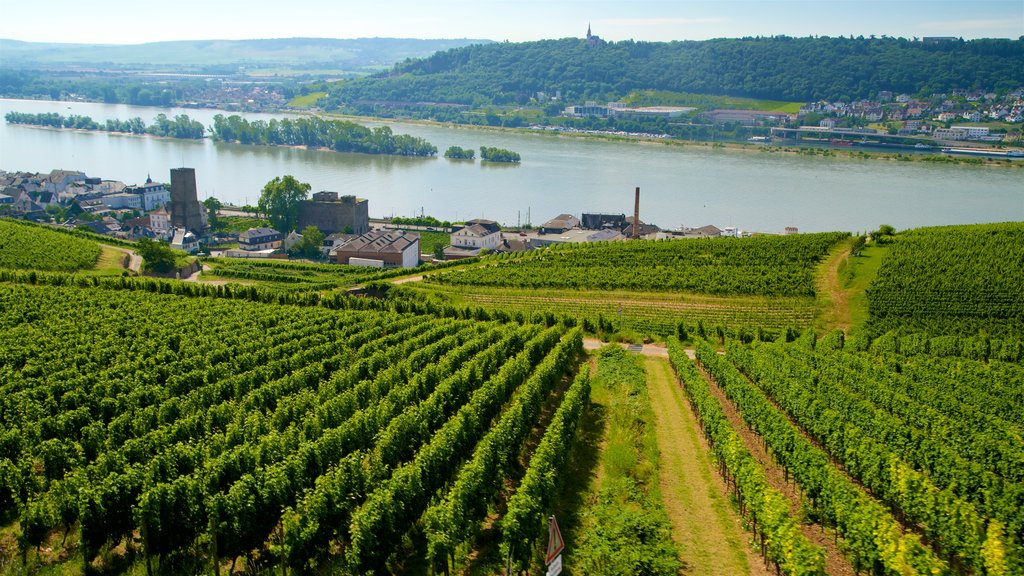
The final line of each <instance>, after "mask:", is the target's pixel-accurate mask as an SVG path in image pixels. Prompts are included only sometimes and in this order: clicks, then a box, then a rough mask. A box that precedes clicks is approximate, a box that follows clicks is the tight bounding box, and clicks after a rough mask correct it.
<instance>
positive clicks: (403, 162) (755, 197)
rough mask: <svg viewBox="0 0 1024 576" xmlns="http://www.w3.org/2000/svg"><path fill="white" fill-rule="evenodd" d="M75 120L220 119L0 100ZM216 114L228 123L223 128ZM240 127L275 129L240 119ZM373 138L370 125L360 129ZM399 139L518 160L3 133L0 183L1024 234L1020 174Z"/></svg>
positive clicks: (530, 142)
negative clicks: (69, 176)
mask: <svg viewBox="0 0 1024 576" xmlns="http://www.w3.org/2000/svg"><path fill="white" fill-rule="evenodd" d="M12 110H13V111H18V112H32V113H39V112H58V113H60V114H63V115H69V114H83V115H88V116H91V117H92V118H93V119H94V120H96V121H99V122H103V121H105V120H107V119H110V118H118V119H122V120H124V119H128V118H131V117H134V116H139V117H141V118H142V119H143V120H144V121H146V122H147V123H150V122H152V120H153V118H154V117H156V115H157V114H159V113H160V112H164V113H166V114H167V115H168V116H172V117H173V116H174V115H176V114H181V113H185V114H188V115H189V116H190V117H192V118H194V119H196V120H199V121H201V122H203V123H205V124H212V118H213V116H214V115H215V114H217V111H213V110H183V109H170V110H161V109H157V108H147V107H135V106H126V105H107V104H89V103H68V102H36V101H20V100H0V115H2V114H6V113H7V112H8V111H12ZM225 114H227V113H225ZM245 116H246V117H248V118H250V119H255V118H265V119H269V118H271V117H278V118H280V117H282V116H283V115H274V116H271V115H261V114H246V115H245ZM362 123H364V124H368V125H370V124H374V123H372V122H362ZM387 124H388V125H389V126H391V127H392V129H393V130H394V131H395V133H407V134H412V135H415V136H421V137H423V138H426V139H427V140H429V141H430V142H431V143H433V144H434V145H435V146H437V148H438V150H439V151H441V152H442V153H443V151H444V150H445V149H446V148H448V146H451V145H458V146H462V147H463V148H477V149H478V148H479V147H480V146H498V147H501V148H508V149H511V150H514V151H516V152H519V153H520V154H521V155H522V158H523V161H522V164H521V165H519V166H507V165H493V164H484V163H481V162H480V161H479V160H477V161H476V162H455V161H449V160H445V159H444V158H441V157H438V158H432V159H423V158H401V157H389V156H374V155H366V154H342V153H336V152H327V151H317V150H298V149H290V148H265V147H256V146H241V145H235V144H222V143H216V142H213V141H211V140H209V139H207V140H203V141H197V142H193V141H183V140H166V139H157V138H150V137H136V136H124V135H113V134H106V133H102V132H73V131H66V130H49V129H40V128H33V127H27V126H13V125H8V124H6V122H4V123H2V124H0V169H4V170H8V171H12V170H26V171H33V172H48V171H50V170H51V169H54V168H64V169H74V170H82V171H84V172H85V173H86V174H88V175H89V176H96V177H101V178H106V179H114V180H121V181H124V182H125V183H128V184H135V183H141V182H143V181H144V180H145V179H146V175H147V174H151V175H152V176H153V179H154V180H163V181H167V180H168V179H169V178H170V173H169V170H170V168H173V167H177V166H190V167H194V168H195V169H196V179H197V183H198V186H199V194H200V198H205V197H207V196H216V197H217V198H220V199H221V200H224V201H229V202H234V203H246V202H248V203H250V204H255V203H256V200H257V199H258V197H259V192H260V189H261V188H262V187H263V185H264V184H266V182H267V181H268V180H270V179H272V178H273V177H275V176H280V175H284V174H292V175H294V176H295V177H296V178H298V179H299V180H302V181H304V182H309V183H310V184H312V187H313V191H314V192H315V191H318V190H335V191H337V192H340V193H342V194H355V195H357V196H361V197H365V198H368V199H369V201H370V215H371V216H389V215H397V216H411V215H413V214H418V213H419V212H420V210H421V209H422V210H423V211H425V212H426V213H427V214H430V215H433V216H436V217H438V218H441V219H444V220H456V219H466V218H475V217H486V218H491V219H494V220H498V221H500V222H503V223H505V224H516V223H517V222H519V221H521V222H523V223H526V222H527V214H528V213H529V215H530V220H532V223H533V224H535V225H536V224H540V223H543V222H544V221H546V220H548V219H550V218H552V217H554V216H556V215H558V214H560V213H570V214H575V215H577V216H579V214H580V213H581V212H611V213H625V214H627V215H628V214H632V211H633V189H634V187H636V186H639V187H640V188H641V206H640V218H641V219H642V220H644V221H645V222H652V223H654V224H658V225H659V226H661V227H663V228H676V227H679V226H680V225H686V226H702V225H705V224H714V225H716V226H719V227H723V226H738V227H740V228H743V229H745V230H752V231H763V232H778V231H781V230H782V229H783V228H784V227H786V226H797V227H799V228H800V230H801V231H806V232H815V231H827V230H847V231H854V232H855V231H862V230H869V229H872V228H875V227H877V226H878V225H879V224H882V223H888V224H892V225H894V226H896V227H897V228H898V229H903V228H910V227H917V226H926V225H938V224H967V223H979V222H1002V221H1008V220H1024V170H1020V169H1000V168H985V167H974V166H956V165H931V164H926V163H920V162H914V163H910V162H888V161H878V160H852V159H834V158H821V157H810V158H809V157H802V156H796V155H782V154H768V153H762V152H754V151H750V152H744V151H730V150H721V149H718V150H714V149H710V148H704V147H697V146H687V147H680V146H666V145H664V144H659V143H640V142H609V141H601V140H592V139H583V138H572V137H558V136H554V135H545V134H529V133H525V134H524V133H511V132H491V131H483V130H474V129H468V128H457V127H444V126H426V125H417V124H403V123H401V122H389V123H387Z"/></svg>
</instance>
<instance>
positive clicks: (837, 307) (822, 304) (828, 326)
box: [814, 241, 853, 333]
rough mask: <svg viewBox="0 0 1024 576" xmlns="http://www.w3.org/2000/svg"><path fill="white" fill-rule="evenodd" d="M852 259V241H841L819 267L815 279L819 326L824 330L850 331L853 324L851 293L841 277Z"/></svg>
mask: <svg viewBox="0 0 1024 576" xmlns="http://www.w3.org/2000/svg"><path fill="white" fill-rule="evenodd" d="M849 259H850V241H845V242H841V243H840V244H839V245H837V246H836V247H835V248H833V249H832V252H831V253H830V254H829V255H828V259H826V260H825V262H824V263H823V264H822V265H821V266H819V267H818V272H817V275H816V277H815V279H814V284H815V291H816V292H817V293H818V304H819V311H818V324H819V326H818V328H819V329H821V330H822V331H831V330H835V329H837V328H838V329H840V330H842V331H843V332H846V333H849V332H850V328H851V327H852V324H853V318H852V317H851V314H850V294H849V292H847V290H846V289H845V288H844V287H843V281H842V280H841V279H840V274H841V272H842V270H844V269H845V268H846V266H847V265H848V263H849Z"/></svg>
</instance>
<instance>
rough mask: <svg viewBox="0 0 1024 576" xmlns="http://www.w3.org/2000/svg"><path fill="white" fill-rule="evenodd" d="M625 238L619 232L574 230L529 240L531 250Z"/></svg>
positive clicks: (610, 230)
mask: <svg viewBox="0 0 1024 576" xmlns="http://www.w3.org/2000/svg"><path fill="white" fill-rule="evenodd" d="M624 239H625V236H623V235H622V233H620V232H619V231H618V230H612V229H605V230H584V229H582V228H573V229H570V230H565V231H563V232H561V233H558V234H548V235H544V236H534V237H531V238H528V243H529V247H530V248H544V247H546V246H553V245H555V244H583V243H587V242H611V241H615V240H624Z"/></svg>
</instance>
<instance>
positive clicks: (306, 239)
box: [298, 224, 324, 258]
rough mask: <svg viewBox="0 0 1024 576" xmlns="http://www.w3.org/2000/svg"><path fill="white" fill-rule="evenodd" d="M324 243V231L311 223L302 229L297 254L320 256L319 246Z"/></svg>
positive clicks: (309, 256)
mask: <svg viewBox="0 0 1024 576" xmlns="http://www.w3.org/2000/svg"><path fill="white" fill-rule="evenodd" d="M323 245H324V233H323V232H321V231H320V229H319V228H317V227H316V226H313V225H312V224H311V225H309V226H306V227H305V228H303V229H302V242H301V243H299V246H298V248H299V250H298V252H299V254H301V255H303V256H305V257H306V258H320V256H321V252H320V248H321V247H323Z"/></svg>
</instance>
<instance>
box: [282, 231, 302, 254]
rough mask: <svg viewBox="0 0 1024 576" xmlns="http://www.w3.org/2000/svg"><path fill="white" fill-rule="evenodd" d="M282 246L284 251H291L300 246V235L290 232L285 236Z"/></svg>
mask: <svg viewBox="0 0 1024 576" xmlns="http://www.w3.org/2000/svg"><path fill="white" fill-rule="evenodd" d="M283 244H284V249H285V250H287V251H291V250H292V249H294V248H295V247H296V246H298V245H299V244H302V234H299V233H298V232H296V231H294V230H292V231H291V232H289V233H288V235H287V236H285V237H284V241H283Z"/></svg>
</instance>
